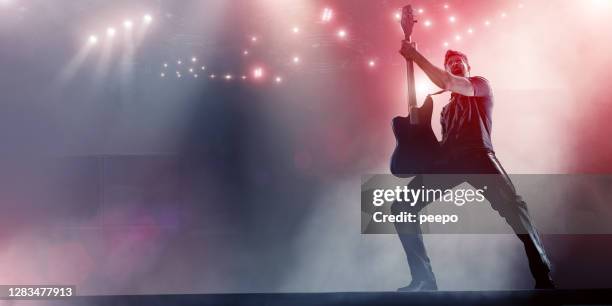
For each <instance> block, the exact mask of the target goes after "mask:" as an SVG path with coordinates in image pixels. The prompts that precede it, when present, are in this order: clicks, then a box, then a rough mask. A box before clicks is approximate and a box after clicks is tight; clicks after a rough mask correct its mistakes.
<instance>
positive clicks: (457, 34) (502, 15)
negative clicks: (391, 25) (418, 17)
mask: <svg viewBox="0 0 612 306" xmlns="http://www.w3.org/2000/svg"><path fill="white" fill-rule="evenodd" d="M524 7H525V5H524V4H523V3H518V4H517V8H519V9H523V8H524ZM443 8H444V10H445V11H449V10H450V5H449V4H448V3H445V4H444V5H443ZM416 11H417V12H418V13H419V14H424V12H425V9H424V8H418V9H417V10H416ZM447 14H448V12H447ZM393 16H394V18H395V19H396V20H397V21H399V20H401V17H402V16H401V12H395V13H394V15H393ZM447 16H448V17H447V22H448V23H449V24H451V25H452V26H455V25H456V24H459V23H460V22H459V18H458V17H457V16H456V15H453V14H448V15H447ZM506 17H508V13H507V12H505V11H502V12H500V13H499V18H501V19H504V18H506ZM422 24H423V26H424V27H426V28H430V27H432V26H433V24H434V23H433V21H432V20H431V19H425V20H424V21H423V23H422ZM482 25H483V26H484V27H490V26H491V25H492V21H491V19H485V20H484V21H483V22H482ZM475 32H476V30H475V27H474V26H469V27H468V28H467V29H466V30H465V32H463V31H460V32H455V34H453V36H452V39H447V40H444V41H443V42H442V46H443V47H444V48H447V47H449V46H450V41H454V42H456V43H458V42H461V41H462V40H464V36H462V34H461V33H466V34H467V35H470V36H471V35H473V34H474V33H475Z"/></svg>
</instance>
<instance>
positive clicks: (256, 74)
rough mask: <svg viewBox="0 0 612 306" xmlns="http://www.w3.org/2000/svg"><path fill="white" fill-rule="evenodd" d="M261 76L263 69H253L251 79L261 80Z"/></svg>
mask: <svg viewBox="0 0 612 306" xmlns="http://www.w3.org/2000/svg"><path fill="white" fill-rule="evenodd" d="M263 74H264V71H263V68H261V67H257V68H255V69H253V78H255V79H261V78H262V77H263Z"/></svg>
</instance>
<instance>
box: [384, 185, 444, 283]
mask: <svg viewBox="0 0 612 306" xmlns="http://www.w3.org/2000/svg"><path fill="white" fill-rule="evenodd" d="M448 184H451V185H452V183H448ZM441 185H442V184H441ZM444 185H447V184H444ZM455 185H456V184H455ZM421 186H423V180H422V179H421V177H420V176H417V177H416V178H415V179H413V180H412V181H411V182H410V183H409V184H408V188H410V189H420V188H421ZM445 187H446V186H436V188H445ZM428 188H433V186H428ZM432 201H433V199H432ZM429 203H431V202H418V203H417V204H416V205H414V206H410V205H409V204H406V203H401V202H394V203H393V205H392V206H391V212H392V213H393V214H399V213H402V212H408V213H412V214H415V215H418V213H419V211H421V209H423V208H424V207H425V206H427V205H428V204H429ZM417 220H418V216H417ZM394 225H395V229H396V231H397V234H398V236H399V239H400V241H401V243H402V247H403V248H404V252H405V253H406V258H407V260H408V266H409V267H410V273H411V275H412V282H411V283H410V285H408V286H406V287H402V288H399V289H398V291H420V290H437V289H438V287H437V284H436V278H435V276H434V273H433V270H432V268H431V262H430V260H429V257H428V256H427V251H426V249H425V244H424V242H423V235H422V231H421V226H420V225H419V223H418V222H415V223H411V222H396V223H395V224H394Z"/></svg>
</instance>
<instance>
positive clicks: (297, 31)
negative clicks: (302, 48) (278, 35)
mask: <svg viewBox="0 0 612 306" xmlns="http://www.w3.org/2000/svg"><path fill="white" fill-rule="evenodd" d="M291 31H292V32H293V34H298V33H300V28H299V27H293V29H291Z"/></svg>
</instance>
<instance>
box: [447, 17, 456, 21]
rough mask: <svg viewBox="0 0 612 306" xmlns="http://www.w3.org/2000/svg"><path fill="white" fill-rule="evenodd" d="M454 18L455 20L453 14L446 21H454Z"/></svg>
mask: <svg viewBox="0 0 612 306" xmlns="http://www.w3.org/2000/svg"><path fill="white" fill-rule="evenodd" d="M455 20H456V18H455V16H450V17H448V21H450V22H451V23H452V22H455Z"/></svg>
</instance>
